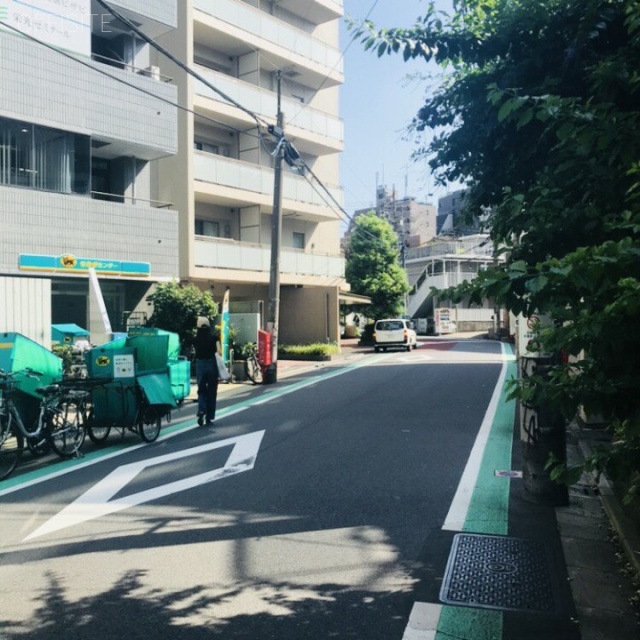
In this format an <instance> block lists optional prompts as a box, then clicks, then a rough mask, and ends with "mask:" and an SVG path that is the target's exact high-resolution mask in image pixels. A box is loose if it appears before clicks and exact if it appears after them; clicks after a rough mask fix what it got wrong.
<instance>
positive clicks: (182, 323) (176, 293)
mask: <svg viewBox="0 0 640 640" xmlns="http://www.w3.org/2000/svg"><path fill="white" fill-rule="evenodd" d="M147 301H148V302H151V303H152V304H153V314H152V316H151V318H149V321H148V322H147V325H148V326H150V327H157V328H159V329H164V330H165V331H171V332H173V333H177V334H178V335H179V336H180V342H181V344H182V346H183V349H185V348H188V347H189V346H190V345H191V344H192V342H193V338H194V336H195V333H196V322H197V320H198V317H199V316H204V317H206V318H209V321H210V322H211V324H212V326H213V319H214V318H215V317H216V316H217V315H218V305H217V303H216V302H215V301H214V300H213V298H212V297H211V294H210V293H209V292H208V291H200V289H198V287H196V286H195V285H193V284H186V285H183V284H180V283H178V282H176V281H173V282H161V283H158V285H157V286H156V289H155V291H154V292H153V293H152V294H151V295H149V296H148V297H147Z"/></svg>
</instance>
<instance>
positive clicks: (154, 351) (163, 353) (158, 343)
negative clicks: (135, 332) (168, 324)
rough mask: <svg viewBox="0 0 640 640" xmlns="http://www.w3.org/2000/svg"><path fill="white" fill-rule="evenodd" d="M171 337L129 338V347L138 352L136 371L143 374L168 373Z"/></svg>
mask: <svg viewBox="0 0 640 640" xmlns="http://www.w3.org/2000/svg"><path fill="white" fill-rule="evenodd" d="M168 344H169V336H168V335H156V336H129V337H128V338H127V347H131V348H133V349H135V351H136V371H137V372H138V373H139V374H142V373H166V372H167V364H168V362H169V358H168V356H167V353H168Z"/></svg>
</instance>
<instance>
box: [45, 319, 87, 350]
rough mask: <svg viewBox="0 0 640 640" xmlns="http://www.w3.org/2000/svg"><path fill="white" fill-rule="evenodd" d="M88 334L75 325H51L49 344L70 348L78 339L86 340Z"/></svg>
mask: <svg viewBox="0 0 640 640" xmlns="http://www.w3.org/2000/svg"><path fill="white" fill-rule="evenodd" d="M88 337H89V332H88V331H87V330H86V329H83V328H82V327H79V326H78V325H77V324H52V325H51V344H60V345H68V346H72V345H73V344H74V343H75V342H76V340H77V339H78V338H88Z"/></svg>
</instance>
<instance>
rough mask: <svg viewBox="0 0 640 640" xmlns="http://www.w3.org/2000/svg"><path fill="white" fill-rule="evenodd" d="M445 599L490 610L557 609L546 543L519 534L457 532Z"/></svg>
mask: <svg viewBox="0 0 640 640" xmlns="http://www.w3.org/2000/svg"><path fill="white" fill-rule="evenodd" d="M440 600H442V602H445V603H447V604H455V605H460V606H467V607H482V608H486V609H509V610H515V611H553V594H552V591H551V580H550V578H549V572H548V569H547V558H546V554H545V552H544V548H543V546H542V545H541V544H539V543H537V542H535V541H533V540H522V539H519V538H507V537H503V536H486V535H478V534H467V533H459V534H457V535H456V536H454V538H453V545H452V547H451V553H450V554H449V561H448V563H447V569H446V571H445V575H444V582H443V583H442V589H441V590H440Z"/></svg>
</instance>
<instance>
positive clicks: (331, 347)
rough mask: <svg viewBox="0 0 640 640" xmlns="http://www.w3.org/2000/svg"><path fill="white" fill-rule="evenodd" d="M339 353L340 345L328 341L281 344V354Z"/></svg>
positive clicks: (318, 354) (324, 354) (279, 347)
mask: <svg viewBox="0 0 640 640" xmlns="http://www.w3.org/2000/svg"><path fill="white" fill-rule="evenodd" d="M335 353H338V345H336V344H335V343H328V342H313V343H311V344H279V345H278V354H279V355H292V356H330V355H333V354H335Z"/></svg>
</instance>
